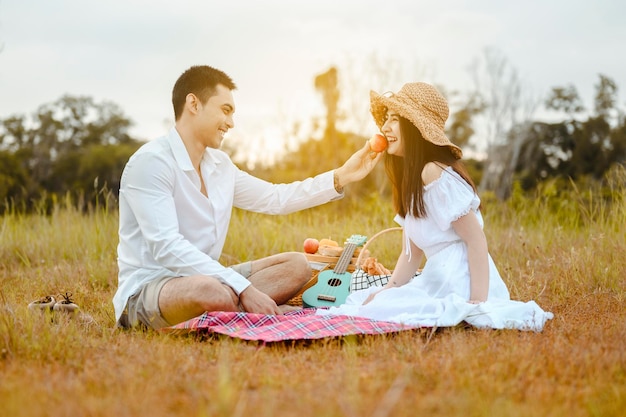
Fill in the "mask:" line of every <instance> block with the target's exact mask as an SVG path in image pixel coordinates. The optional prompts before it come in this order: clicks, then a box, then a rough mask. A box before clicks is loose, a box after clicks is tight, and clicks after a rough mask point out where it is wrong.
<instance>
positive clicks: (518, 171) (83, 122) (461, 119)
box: [0, 67, 626, 213]
mask: <svg viewBox="0 0 626 417" xmlns="http://www.w3.org/2000/svg"><path fill="white" fill-rule="evenodd" d="M314 85H315V88H316V89H317V91H318V92H319V94H320V97H321V99H322V101H323V102H324V105H325V108H326V117H325V119H324V120H323V121H322V123H323V125H324V126H325V127H324V129H323V134H322V135H321V138H308V139H306V140H303V141H302V142H301V144H300V146H299V147H298V148H297V149H294V150H292V151H291V152H289V153H287V154H286V155H285V156H284V157H283V158H282V159H281V160H279V161H278V162H277V163H276V164H275V165H273V166H270V167H257V168H255V169H253V170H252V173H253V174H255V175H258V176H260V177H262V178H266V179H268V180H271V181H274V182H287V181H292V180H298V179H302V178H305V177H306V176H310V175H315V174H317V173H319V172H322V171H324V170H328V169H333V168H335V167H337V166H338V164H340V163H342V162H343V161H345V159H346V158H347V157H348V156H349V155H350V154H351V153H352V152H354V150H355V149H357V148H358V147H360V146H362V145H363V143H364V142H365V140H366V139H367V138H365V137H363V136H362V135H361V134H358V133H354V132H350V131H342V130H341V129H340V128H339V127H338V121H339V120H340V119H341V112H340V110H339V105H338V102H339V98H340V96H341V94H340V93H341V87H340V83H339V77H338V70H337V69H336V68H334V67H333V68H331V69H329V70H328V71H326V72H324V73H322V74H319V75H318V76H317V77H316V78H315V80H314ZM506 85H507V86H510V82H508V83H507V84H506ZM502 88H503V89H505V88H508V87H502ZM496 93H502V91H500V90H499V91H498V92H496ZM505 93H507V94H510V92H506V91H505ZM493 97H496V95H495V94H492V95H491V96H489V95H485V94H483V95H481V94H479V93H477V92H474V93H471V94H468V95H466V96H465V97H464V98H463V101H462V105H460V106H457V107H456V109H455V110H453V112H452V114H451V115H450V120H449V122H448V124H447V134H448V135H449V137H450V139H451V140H452V141H453V142H455V143H457V144H458V145H460V146H462V147H469V146H470V145H471V144H472V142H473V141H474V140H476V139H477V138H476V137H475V134H476V128H475V122H476V120H477V118H479V117H484V118H486V119H487V120H492V122H493V119H498V118H499V117H506V118H507V120H511V114H512V113H513V112H512V111H509V112H508V113H506V112H503V109H502V108H500V109H493V107H494V106H500V107H503V106H506V105H511V104H503V103H502V102H498V101H497V100H495V99H494V98H493ZM509 103H511V101H509ZM543 105H544V106H545V108H546V109H547V110H550V111H554V112H559V114H562V115H563V117H562V120H561V121H559V122H553V123H547V122H542V121H536V120H532V119H523V118H522V119H520V120H518V121H516V122H515V123H510V124H509V125H507V126H506V128H502V126H504V124H503V123H501V120H495V122H497V123H498V125H497V126H496V127H497V129H494V132H495V131H497V132H498V133H497V135H499V138H498V140H492V141H490V142H488V146H487V158H486V159H484V160H473V159H469V160H467V164H468V166H469V168H470V172H471V174H472V176H473V177H474V179H475V181H476V182H477V183H480V184H481V188H482V191H486V190H490V191H493V192H494V193H495V195H496V196H497V197H500V198H502V199H506V198H507V197H508V196H509V194H510V192H511V189H512V187H513V184H514V183H518V184H520V186H521V188H522V189H523V190H532V189H533V188H534V187H536V186H537V185H538V184H539V183H541V182H542V181H545V180H548V179H554V178H561V179H566V180H570V179H572V180H574V181H577V180H579V179H581V178H592V179H595V180H598V181H601V180H602V178H603V176H604V174H605V173H606V172H607V171H608V170H609V169H610V168H611V167H612V166H613V165H615V164H625V163H626V118H625V117H624V112H623V110H622V109H621V107H620V106H619V101H618V87H617V85H616V84H615V82H614V81H613V80H611V79H610V78H609V77H607V76H605V75H600V76H599V81H598V83H597V84H596V85H595V97H594V103H593V108H592V111H586V109H585V106H584V103H583V102H582V100H581V98H580V96H579V94H578V92H577V90H576V88H575V87H574V86H572V85H568V86H560V87H554V88H552V90H551V91H550V93H549V94H548V96H547V97H546V98H545V99H544V101H543ZM496 110H498V111H497V112H496ZM507 114H508V115H507ZM585 114H586V116H584V115H585ZM502 115H504V116H502ZM513 119H514V118H513ZM495 122H494V125H495ZM131 125H132V122H131V120H130V119H128V118H127V117H126V116H125V115H124V113H123V111H122V110H121V109H120V108H119V106H117V105H116V104H114V103H111V102H101V103H98V102H95V101H94V100H93V99H92V98H90V97H74V96H63V97H61V98H60V99H59V100H57V101H55V102H53V103H48V104H44V105H42V106H40V107H39V108H38V109H37V110H36V111H35V112H34V113H33V114H32V115H31V116H25V115H14V116H10V117H7V118H5V119H0V204H1V205H0V213H2V212H5V211H6V210H19V211H32V210H34V209H41V207H42V205H43V207H44V209H46V210H48V209H50V208H51V207H52V205H53V202H54V200H55V199H58V198H59V196H65V195H70V196H71V197H72V199H73V200H74V201H76V202H78V204H79V206H80V207H81V208H83V209H87V208H89V207H91V206H93V205H94V204H98V202H99V201H103V199H106V200H107V202H108V203H115V199H116V197H117V193H118V191H119V181H120V176H121V172H122V169H123V167H124V165H125V163H126V161H127V160H128V158H129V156H130V155H131V154H132V153H133V152H134V151H135V150H136V149H137V148H138V147H139V146H141V144H142V141H139V140H137V139H135V138H132V137H131V136H130V134H129V128H130V127H131ZM225 146H226V147H225V150H226V151H227V152H228V151H229V150H230V151H234V150H235V149H232V146H233V145H232V144H229V143H228V142H226V144H225ZM229 147H231V149H229ZM231 153H234V152H231ZM239 162H240V163H241V164H242V165H243V164H244V163H245V161H239ZM387 193H389V189H388V185H387V181H386V178H385V175H384V172H383V167H382V164H379V167H377V168H376V170H375V171H374V173H372V174H371V175H370V176H368V177H367V178H366V179H365V180H364V181H362V182H361V183H358V184H354V185H353V186H351V192H350V196H351V198H355V199H358V198H362V197H363V196H366V195H375V196H380V195H383V196H384V195H386V194H387Z"/></svg>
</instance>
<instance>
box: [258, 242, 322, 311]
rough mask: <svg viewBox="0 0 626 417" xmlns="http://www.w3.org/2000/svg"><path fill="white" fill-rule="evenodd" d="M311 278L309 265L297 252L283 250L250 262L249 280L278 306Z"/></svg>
mask: <svg viewBox="0 0 626 417" xmlns="http://www.w3.org/2000/svg"><path fill="white" fill-rule="evenodd" d="M310 279H311V267H310V266H309V263H308V261H307V259H306V257H305V256H304V255H303V254H302V253H299V252H285V253H279V254H277V255H272V256H268V257H267V258H262V259H258V260H256V261H253V262H252V273H251V275H250V282H252V285H254V286H255V287H256V288H258V289H259V290H260V291H262V292H264V293H265V294H267V295H269V296H270V297H271V298H272V299H273V300H274V301H276V304H278V305H279V306H280V305H282V304H285V303H286V302H287V301H289V300H290V299H291V298H292V297H293V296H294V295H296V294H297V293H298V291H300V289H301V288H302V287H303V286H304V284H306V283H307V282H309V280H310Z"/></svg>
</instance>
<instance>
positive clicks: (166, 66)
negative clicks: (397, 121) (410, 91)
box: [0, 0, 626, 153]
mask: <svg viewBox="0 0 626 417" xmlns="http://www.w3.org/2000/svg"><path fill="white" fill-rule="evenodd" d="M624 16H626V2H623V1H620V0H596V1H589V0H548V1H546V0H527V1H523V2H522V1H515V2H513V1H502V0H465V1H464V0H449V1H437V2H435V1H422V0H385V1H380V0H315V1H304V0H302V1H295V0H263V1H260V0H250V1H244V0H239V1H238V0H231V1H212V0H176V1H172V0H107V1H85V0H0V47H1V48H2V50H1V51H0V118H6V117H8V116H10V115H13V114H32V113H33V112H35V111H36V110H37V108H38V107H39V105H41V104H44V103H50V102H53V101H56V100H57V99H59V98H60V97H61V96H63V95H64V94H71V95H86V96H91V97H93V98H94V99H95V100H96V101H98V102H100V101H103V100H107V101H112V102H115V103H117V104H118V105H119V106H120V107H121V108H122V109H123V111H124V113H125V114H126V116H127V117H129V118H130V119H131V120H132V121H133V122H134V127H133V129H132V130H131V134H133V135H134V136H135V137H138V138H140V139H152V138H155V137H157V136H160V135H161V134H163V133H165V132H166V131H167V129H168V128H169V126H171V124H172V119H173V116H172V109H171V101H170V94H171V88H172V86H173V84H174V82H175V80H176V78H177V77H178V76H179V75H180V73H181V72H182V71H184V70H185V69H186V68H188V67H189V66H191V65H196V64H207V65H212V66H215V67H218V68H220V69H222V70H224V71H225V72H226V73H228V74H229V75H230V76H231V77H232V78H233V79H234V81H235V82H236V83H237V85H238V90H237V91H236V93H235V100H236V105H237V111H236V116H235V117H236V119H235V122H236V124H237V127H236V128H235V129H234V130H233V132H232V135H234V137H238V138H243V139H244V140H245V141H246V143H248V146H250V149H253V150H254V149H256V150H257V151H258V152H266V153H267V152H268V151H271V150H272V149H276V148H280V147H283V146H284V143H285V142H284V140H283V139H282V137H284V136H285V135H286V132H287V131H288V130H289V129H290V128H291V124H292V123H293V122H294V121H308V120H310V119H311V118H312V117H313V116H315V115H317V116H319V115H321V114H322V113H321V107H320V103H321V98H320V96H319V95H318V94H317V93H316V92H315V89H314V86H313V80H314V77H315V76H316V75H317V74H319V73H321V72H324V71H326V70H327V69H328V68H329V67H330V66H331V65H337V66H338V67H339V69H340V75H341V74H342V73H341V71H342V68H352V70H351V71H352V73H351V79H352V81H355V80H356V81H359V82H357V84H361V85H362V87H361V88H360V89H359V91H350V92H349V94H353V95H354V97H352V98H353V99H354V98H357V97H362V102H363V103H362V108H361V109H360V110H358V109H357V110H354V109H349V111H356V112H357V113H359V115H358V116H359V117H360V118H361V119H363V114H365V116H366V117H367V116H368V114H367V111H368V108H369V103H368V102H367V97H368V96H367V94H368V90H369V89H370V88H373V89H383V90H397V89H399V88H400V87H401V85H402V84H403V83H404V82H409V81H417V80H418V79H419V80H421V81H427V82H432V83H437V84H439V85H443V86H445V87H446V88H447V89H459V90H468V89H469V87H470V83H471V81H470V75H469V71H468V66H469V65H470V64H471V62H472V61H473V60H474V59H476V58H477V57H479V56H480V54H481V53H482V51H483V49H484V48H485V47H488V46H494V47H496V48H497V49H499V50H500V51H501V52H502V53H503V54H504V55H505V56H506V57H507V59H508V61H509V62H510V63H511V64H512V65H513V66H514V67H515V68H516V69H517V71H518V73H519V75H520V77H521V78H522V80H523V82H524V85H525V86H527V88H528V90H531V91H532V92H533V94H534V95H535V96H542V97H544V96H545V94H547V92H548V91H549V90H550V88H551V87H554V86H565V85H567V84H573V85H575V86H576V88H577V89H578V91H579V93H580V94H581V96H582V97H583V99H584V101H585V104H586V105H587V107H591V106H592V105H593V103H592V95H593V86H594V85H595V84H596V83H597V81H598V74H599V73H602V74H605V75H607V76H609V77H610V78H612V79H613V80H614V81H615V82H616V83H617V85H618V87H620V88H621V90H620V101H621V102H622V104H623V102H624V97H626V95H625V94H624V89H626V54H625V53H624V45H626V24H625V23H624V22H625V20H624ZM372 56H378V57H379V59H381V60H382V61H383V62H388V63H389V65H390V67H391V66H399V67H400V68H402V73H401V74H400V75H399V77H400V78H401V79H399V80H394V81H393V85H385V86H382V85H381V86H374V85H367V81H366V80H364V79H358V78H359V75H360V74H362V73H363V70H362V69H359V67H360V66H367V65H368V62H370V61H371V60H372ZM347 73H348V72H347V71H346V73H344V74H343V75H344V76H346V74H347ZM342 94H344V95H345V94H348V93H346V92H345V91H342ZM357 101H358V100H357ZM372 126H373V125H372ZM368 129H371V127H370V126H363V130H364V131H363V132H360V133H362V134H364V135H368V134H369V133H370V132H369V130H368Z"/></svg>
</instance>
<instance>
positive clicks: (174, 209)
mask: <svg viewBox="0 0 626 417" xmlns="http://www.w3.org/2000/svg"><path fill="white" fill-rule="evenodd" d="M235 88H236V86H235V84H234V82H233V81H232V80H231V78H230V77H229V76H228V75H226V74H225V73H223V72H222V71H220V70H217V69H215V68H212V67H209V66H194V67H191V68H189V69H188V70H187V71H185V72H184V73H183V74H182V75H181V76H180V77H179V79H178V80H177V81H176V83H175V85H174V89H173V91H172V104H173V106H174V116H175V119H176V123H175V127H173V128H172V129H171V130H170V132H169V134H168V135H167V136H164V137H161V138H159V139H156V140H154V141H152V142H148V143H146V144H144V145H143V146H142V147H141V148H140V149H139V150H138V151H137V152H136V153H135V154H134V155H133V156H131V158H130V159H129V161H128V163H127V164H126V167H125V169H124V172H123V173H122V179H121V186H120V199H119V215H120V225H119V245H118V266H119V287H118V290H117V292H116V294H115V296H114V298H113V304H114V307H115V316H116V320H117V324H118V326H121V327H126V328H128V327H133V326H136V325H140V324H143V325H145V326H147V327H149V328H153V329H159V328H162V327H167V326H171V325H175V324H178V323H181V322H183V321H185V320H189V319H191V318H193V317H196V316H199V315H200V314H202V313H204V312H205V311H247V312H252V313H263V314H282V309H281V308H283V307H282V305H283V304H284V303H286V302H287V301H288V300H289V299H290V298H291V297H293V296H294V295H295V294H296V293H297V292H298V291H299V290H300V288H302V286H303V285H304V284H305V283H306V282H307V281H308V280H309V279H310V277H311V271H310V268H309V265H308V263H307V261H306V258H305V257H304V255H302V254H300V253H296V252H293V253H282V254H277V255H273V256H269V257H267V258H263V259H259V260H256V261H252V262H246V263H243V264H240V265H235V266H232V267H225V266H223V265H221V264H220V263H219V262H218V259H219V257H220V254H221V251H222V248H223V246H224V241H225V239H226V235H227V232H228V225H229V222H230V216H231V212H232V207H233V206H234V207H239V208H241V209H245V210H250V211H254V212H259V213H268V214H287V213H291V212H294V211H297V210H302V209H305V208H309V207H313V206H316V205H319V204H323V203H326V202H329V201H332V200H335V199H338V198H341V197H342V196H343V186H344V185H346V184H348V183H351V182H354V181H358V180H360V179H362V178H363V177H365V176H366V175H367V174H368V173H369V172H370V171H371V170H372V169H373V168H374V166H375V165H376V163H377V162H378V160H379V159H380V156H381V155H382V154H376V153H372V152H370V149H369V145H368V144H366V145H365V146H364V147H363V148H362V149H360V150H359V151H357V152H356V153H355V154H354V155H352V156H351V157H350V158H349V159H348V161H346V162H345V163H344V165H343V166H341V167H340V168H337V169H335V170H333V171H329V172H326V173H323V174H320V175H318V176H316V177H314V178H307V179H306V180H304V181H299V182H294V183H291V184H271V183H268V182H266V181H263V180H260V179H258V178H255V177H253V176H251V175H249V174H247V173H245V172H243V171H241V170H239V169H238V168H237V167H236V166H235V165H234V164H233V162H232V161H231V160H230V158H229V157H228V156H227V155H226V154H225V153H224V152H222V151H220V150H219V148H220V145H221V143H222V140H223V139H224V135H225V134H226V132H227V131H228V129H231V128H232V127H233V126H234V121H233V114H234V112H235V103H234V100H233V95H232V90H234V89H235Z"/></svg>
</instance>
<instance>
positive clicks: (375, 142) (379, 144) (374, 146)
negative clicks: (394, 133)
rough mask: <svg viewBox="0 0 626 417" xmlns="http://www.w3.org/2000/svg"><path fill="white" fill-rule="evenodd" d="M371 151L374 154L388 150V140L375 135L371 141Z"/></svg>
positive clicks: (377, 134) (378, 134)
mask: <svg viewBox="0 0 626 417" xmlns="http://www.w3.org/2000/svg"><path fill="white" fill-rule="evenodd" d="M369 142H370V149H371V150H373V151H374V152H382V151H384V150H385V149H387V138H386V137H384V136H383V135H381V134H380V133H376V134H374V135H373V136H372V137H371V138H370V140H369Z"/></svg>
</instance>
